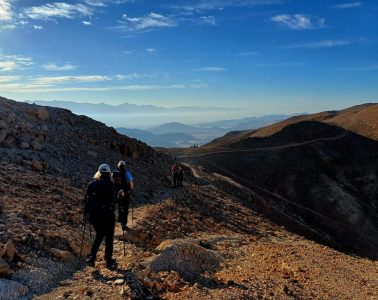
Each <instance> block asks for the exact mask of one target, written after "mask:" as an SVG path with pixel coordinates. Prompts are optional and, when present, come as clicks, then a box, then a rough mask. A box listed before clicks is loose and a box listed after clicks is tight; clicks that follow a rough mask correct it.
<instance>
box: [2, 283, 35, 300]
mask: <svg viewBox="0 0 378 300" xmlns="http://www.w3.org/2000/svg"><path fill="white" fill-rule="evenodd" d="M28 292H29V289H28V287H27V286H25V285H23V284H20V283H18V282H17V281H14V280H8V279H2V280H0V299H20V298H22V297H23V296H25V295H26V294H27V293H28Z"/></svg>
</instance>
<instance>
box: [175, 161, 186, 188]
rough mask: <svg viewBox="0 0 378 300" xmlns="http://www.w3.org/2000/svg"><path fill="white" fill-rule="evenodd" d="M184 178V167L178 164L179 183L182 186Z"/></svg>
mask: <svg viewBox="0 0 378 300" xmlns="http://www.w3.org/2000/svg"><path fill="white" fill-rule="evenodd" d="M183 180H184V169H183V167H182V166H180V165H179V166H178V168H177V184H178V186H179V187H182V182H183Z"/></svg>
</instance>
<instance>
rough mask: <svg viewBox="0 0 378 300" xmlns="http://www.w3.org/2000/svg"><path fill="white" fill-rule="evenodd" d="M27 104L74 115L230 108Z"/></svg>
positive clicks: (52, 102)
mask: <svg viewBox="0 0 378 300" xmlns="http://www.w3.org/2000/svg"><path fill="white" fill-rule="evenodd" d="M26 102H27V103H35V104H38V105H44V106H51V107H59V108H65V109H69V110H71V111H72V112H74V113H88V112H91V113H116V114H122V113H158V112H172V113H173V112H176V113H177V112H190V111H191V112H196V111H198V109H201V111H202V112H206V111H208V112H213V111H227V110H229V108H224V107H205V106H204V107H202V106H201V107H197V106H178V107H172V108H169V107H161V106H155V105H137V104H130V103H123V104H119V105H110V104H106V103H79V102H74V101H56V100H53V101H42V100H28V101H26Z"/></svg>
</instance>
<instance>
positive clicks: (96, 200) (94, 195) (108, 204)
mask: <svg viewBox="0 0 378 300" xmlns="http://www.w3.org/2000/svg"><path fill="white" fill-rule="evenodd" d="M85 199H86V201H85V206H84V212H85V214H87V215H89V219H93V217H95V216H97V215H102V214H104V213H114V208H115V203H114V189H113V182H112V181H111V180H110V179H107V178H99V179H96V180H94V181H92V182H91V183H90V184H89V185H88V187H87V190H86V192H85Z"/></svg>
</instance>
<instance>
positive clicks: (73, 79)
mask: <svg viewBox="0 0 378 300" xmlns="http://www.w3.org/2000/svg"><path fill="white" fill-rule="evenodd" d="M108 80H111V78H110V77H108V76H100V75H86V76H52V77H36V78H34V79H33V81H34V82H36V83H39V84H61V83H78V82H97V81H108Z"/></svg>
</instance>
